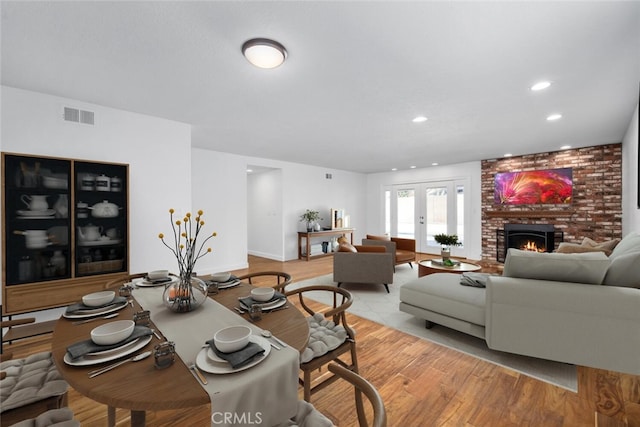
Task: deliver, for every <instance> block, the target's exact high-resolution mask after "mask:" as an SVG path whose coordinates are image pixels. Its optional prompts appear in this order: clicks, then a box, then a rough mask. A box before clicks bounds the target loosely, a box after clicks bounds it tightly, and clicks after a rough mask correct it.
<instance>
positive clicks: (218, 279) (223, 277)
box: [204, 272, 241, 290]
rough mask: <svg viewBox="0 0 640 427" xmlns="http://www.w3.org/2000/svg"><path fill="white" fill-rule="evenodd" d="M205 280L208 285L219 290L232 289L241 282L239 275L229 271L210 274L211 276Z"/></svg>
mask: <svg viewBox="0 0 640 427" xmlns="http://www.w3.org/2000/svg"><path fill="white" fill-rule="evenodd" d="M204 282H205V283H206V284H207V286H209V287H211V288H214V289H218V290H222V289H230V288H233V287H236V286H238V285H239V284H240V283H241V282H240V279H238V277H236V276H234V275H233V274H231V273H229V272H221V273H214V274H212V275H210V276H209V278H208V279H206V280H205V281H204Z"/></svg>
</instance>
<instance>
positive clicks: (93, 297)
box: [82, 291, 116, 307]
mask: <svg viewBox="0 0 640 427" xmlns="http://www.w3.org/2000/svg"><path fill="white" fill-rule="evenodd" d="M115 296H116V293H115V292H114V291H102V292H94V293H92V294H88V295H85V296H83V297H82V303H83V304H84V305H86V306H89V307H100V306H101V305H105V304H109V303H110V302H111V301H113V299H114V298H115Z"/></svg>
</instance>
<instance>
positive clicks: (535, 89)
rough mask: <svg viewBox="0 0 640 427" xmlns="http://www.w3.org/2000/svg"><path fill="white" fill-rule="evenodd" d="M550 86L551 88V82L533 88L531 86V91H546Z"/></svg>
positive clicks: (540, 83)
mask: <svg viewBox="0 0 640 427" xmlns="http://www.w3.org/2000/svg"><path fill="white" fill-rule="evenodd" d="M549 86H551V82H547V81H543V82H538V83H536V84H534V85H533V86H531V90H533V91H538V90H542V89H546V88H548V87H549Z"/></svg>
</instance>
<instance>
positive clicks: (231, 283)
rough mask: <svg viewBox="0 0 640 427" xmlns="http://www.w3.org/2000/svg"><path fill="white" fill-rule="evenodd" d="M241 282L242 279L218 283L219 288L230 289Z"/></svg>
mask: <svg viewBox="0 0 640 427" xmlns="http://www.w3.org/2000/svg"><path fill="white" fill-rule="evenodd" d="M240 283H242V282H240V280H234V281H233V282H229V283H227V282H223V283H218V289H229V288H233V287H234V286H238V285H239V284H240Z"/></svg>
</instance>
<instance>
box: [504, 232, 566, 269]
mask: <svg viewBox="0 0 640 427" xmlns="http://www.w3.org/2000/svg"><path fill="white" fill-rule="evenodd" d="M562 235H563V233H562V232H561V231H556V229H555V227H554V226H553V224H505V225H504V230H498V236H497V247H496V259H497V261H498V262H504V260H505V258H506V256H507V250H508V249H509V248H516V249H521V250H525V251H535V252H553V250H554V249H555V248H556V246H557V245H558V244H559V243H560V242H562V239H563V236H562Z"/></svg>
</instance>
